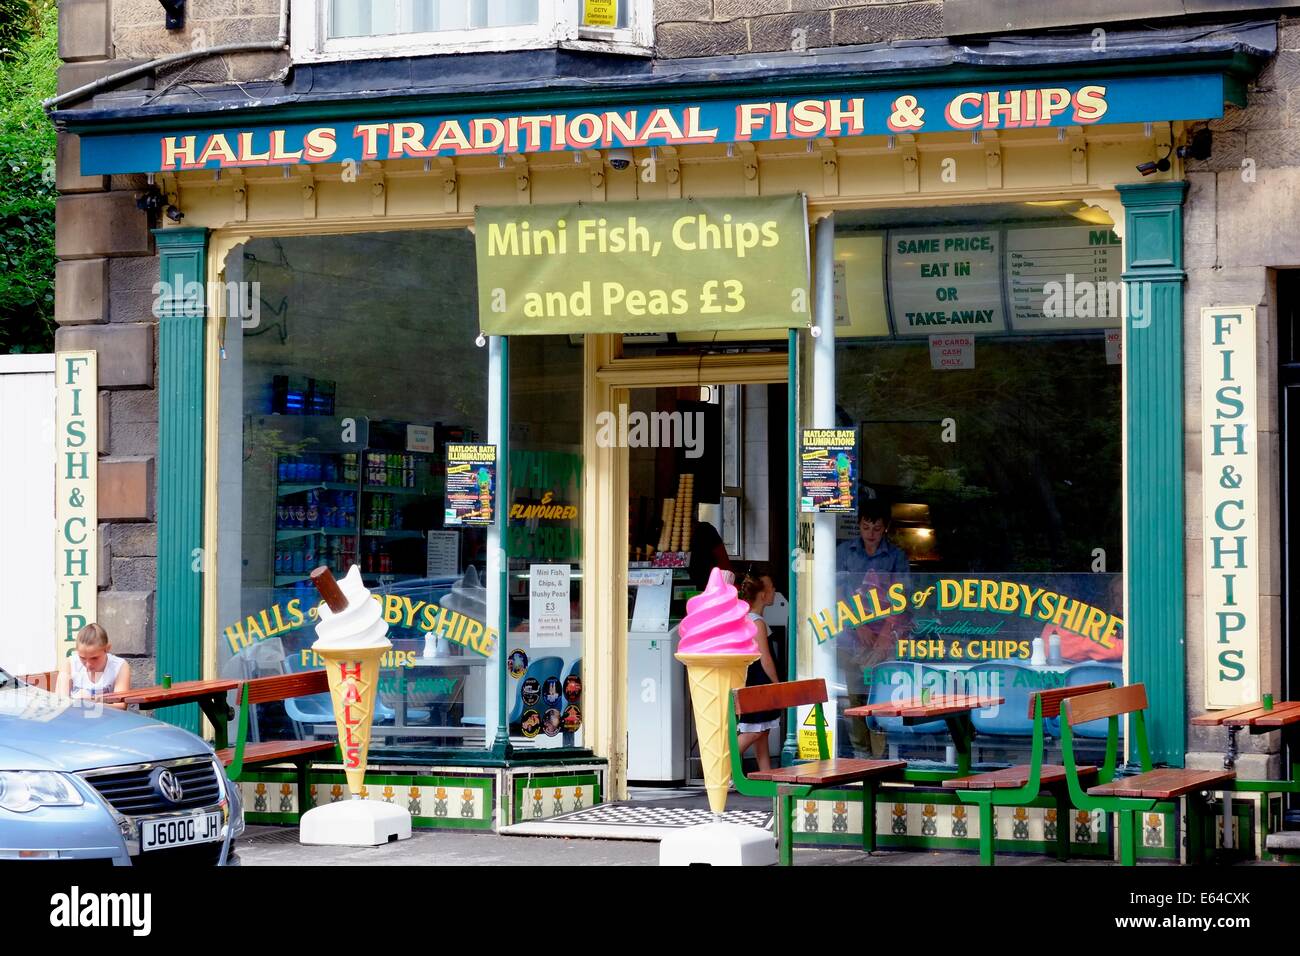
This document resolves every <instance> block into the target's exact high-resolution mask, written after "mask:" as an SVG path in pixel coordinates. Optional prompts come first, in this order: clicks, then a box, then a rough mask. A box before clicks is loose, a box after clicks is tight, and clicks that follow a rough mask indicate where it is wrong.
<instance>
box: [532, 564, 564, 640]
mask: <svg viewBox="0 0 1300 956" xmlns="http://www.w3.org/2000/svg"><path fill="white" fill-rule="evenodd" d="M571 595H572V568H571V567H570V566H569V565H567V564H530V565H529V566H528V640H529V643H531V644H532V646H533V647H568V646H569V642H570V640H571V638H570V636H569V627H570V620H569V602H570V600H571Z"/></svg>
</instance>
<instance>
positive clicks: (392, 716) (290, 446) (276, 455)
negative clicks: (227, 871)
mask: <svg viewBox="0 0 1300 956" xmlns="http://www.w3.org/2000/svg"><path fill="white" fill-rule="evenodd" d="M473 277H474V242H473V237H472V236H471V235H470V234H469V232H468V231H465V230H439V231H426V232H388V233H370V234H359V235H350V236H319V237H295V238H283V239H257V240H253V241H250V242H248V243H247V244H246V245H244V246H243V247H242V251H241V250H236V251H235V252H234V253H232V254H231V256H230V257H229V258H228V260H227V262H226V279H227V281H228V282H229V283H230V284H231V285H230V287H231V288H241V289H245V290H248V293H249V294H248V300H246V301H252V302H254V303H256V307H255V308H254V309H251V310H249V311H250V312H251V313H252V314H251V317H247V318H245V319H244V321H243V322H242V323H239V322H234V321H230V322H228V324H227V325H226V330H225V332H224V335H223V341H222V355H223V358H222V359H221V367H220V392H221V396H220V427H219V439H218V441H219V445H220V452H219V459H220V463H221V464H220V478H219V492H218V500H219V504H218V515H219V517H218V526H219V527H218V553H219V555H220V558H219V559H218V567H217V572H218V595H217V604H218V615H217V616H218V638H217V644H218V648H219V651H218V664H219V669H220V671H221V672H222V673H223V674H228V675H231V676H237V677H248V676H264V675H267V674H273V673H282V672H289V671H297V670H306V669H311V668H315V667H319V666H322V662H321V661H320V660H319V659H317V658H315V657H314V655H313V654H312V652H311V645H312V643H313V641H314V640H315V636H316V635H315V626H314V625H315V608H316V606H317V604H318V601H319V599H318V597H317V595H316V592H315V589H314V588H313V587H312V585H311V584H310V582H309V580H308V574H309V572H310V571H311V570H312V568H314V567H316V566H318V565H327V566H329V567H330V568H331V569H333V571H334V572H335V574H336V576H341V575H342V574H343V573H345V572H346V571H347V570H348V568H350V567H352V566H353V565H357V566H359V567H360V570H361V573H362V576H363V579H364V581H365V584H366V586H367V587H368V588H369V589H370V591H371V592H372V594H373V595H375V596H376V598H377V599H378V600H380V601H381V602H382V604H383V608H384V616H385V619H386V620H387V621H388V623H389V629H388V637H389V640H391V642H392V644H393V650H392V652H391V654H390V655H388V657H386V658H385V660H384V662H383V664H382V666H381V672H380V688H379V691H380V692H379V702H378V704H377V705H376V712H375V716H374V736H373V742H372V745H371V752H372V753H374V754H383V753H390V754H396V753H418V752H421V751H427V750H431V749H439V748H456V749H470V750H477V749H482V748H483V747H484V746H486V743H487V741H490V740H491V731H492V729H493V727H494V726H495V719H496V693H497V691H496V688H497V681H496V679H495V678H496V674H497V671H496V668H497V667H498V666H499V663H500V660H501V658H500V656H499V655H498V653H497V649H496V645H497V643H498V641H497V635H496V630H497V628H496V624H495V622H492V621H489V620H488V616H487V613H486V608H487V606H488V604H489V599H488V596H489V592H490V591H491V590H492V589H494V588H495V586H496V585H495V583H494V581H493V580H492V579H491V578H490V577H489V576H487V575H486V573H485V572H486V566H487V536H486V530H485V529H484V528H482V527H475V526H465V525H460V526H453V524H452V523H449V522H448V521H447V520H446V513H445V507H444V493H445V489H446V484H447V475H446V446H447V444H448V443H473V442H482V441H484V440H485V436H486V432H487V405H488V394H489V370H488V357H487V350H486V349H483V348H479V347H477V346H476V345H475V337H476V335H477V329H478V324H477V318H476V308H477V303H476V294H475V288H474V278H473ZM241 325H242V328H241ZM452 370H454V373H453V371H452ZM256 733H257V734H258V735H259V736H260V737H261V738H262V739H267V738H273V737H276V736H288V737H318V738H319V737H330V736H332V735H334V734H335V729H334V717H333V713H332V710H331V708H330V705H329V701H328V698H326V697H322V698H321V699H301V700H297V701H289V702H287V703H286V704H284V705H281V704H272V705H264V706H262V707H261V708H259V713H258V716H257V726H256Z"/></svg>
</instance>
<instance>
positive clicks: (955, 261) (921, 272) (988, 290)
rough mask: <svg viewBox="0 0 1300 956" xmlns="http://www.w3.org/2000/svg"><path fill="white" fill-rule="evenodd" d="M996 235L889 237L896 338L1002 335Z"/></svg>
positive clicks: (941, 232)
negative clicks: (968, 333) (900, 336)
mask: <svg viewBox="0 0 1300 956" xmlns="http://www.w3.org/2000/svg"><path fill="white" fill-rule="evenodd" d="M1001 248H1002V246H1001V230H999V229H980V230H969V229H954V230H948V229H931V230H926V231H912V230H908V231H896V232H891V233H890V234H889V301H890V306H891V308H892V310H893V314H894V325H895V327H896V328H897V330H898V334H899V335H903V336H906V335H934V334H936V333H943V332H950V331H951V332H973V333H977V334H978V333H984V332H1002V331H1005V330H1006V319H1005V315H1004V312H1003V304H1002V276H1001V269H1000V265H1001V260H1000V256H1001Z"/></svg>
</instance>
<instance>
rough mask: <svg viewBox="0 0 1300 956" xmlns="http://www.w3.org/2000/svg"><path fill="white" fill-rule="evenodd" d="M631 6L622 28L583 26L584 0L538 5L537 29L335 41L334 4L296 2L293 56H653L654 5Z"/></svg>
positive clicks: (640, 1)
mask: <svg viewBox="0 0 1300 956" xmlns="http://www.w3.org/2000/svg"><path fill="white" fill-rule="evenodd" d="M393 2H394V3H396V2H397V0H393ZM626 2H627V3H628V22H629V25H628V26H627V27H625V28H622V29H618V28H605V27H588V26H583V25H582V24H581V22H580V20H581V17H582V4H583V0H537V21H538V22H537V23H535V24H528V25H524V26H515V27H482V28H479V29H472V30H438V31H435V32H428V33H400V34H388V35H383V36H364V37H337V38H330V37H329V36H328V29H327V24H326V18H327V16H328V14H329V6H330V3H329V0H292V7H291V11H292V16H291V18H290V30H289V43H290V52H291V53H292V56H293V61H294V62H295V63H328V62H332V61H337V60H358V59H379V58H383V57H399V56H427V55H430V54H438V53H479V52H489V51H491V52H498V51H507V50H539V49H545V48H547V47H561V48H563V49H566V50H591V51H598V52H605V53H622V54H627V55H632V56H649V55H650V54H651V52H652V48H653V43H654V12H653V0H626Z"/></svg>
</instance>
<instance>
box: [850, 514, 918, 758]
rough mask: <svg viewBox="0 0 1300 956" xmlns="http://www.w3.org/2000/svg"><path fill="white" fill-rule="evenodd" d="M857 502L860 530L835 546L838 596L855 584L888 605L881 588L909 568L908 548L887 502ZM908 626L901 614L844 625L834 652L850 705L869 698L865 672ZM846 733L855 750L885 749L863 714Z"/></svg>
mask: <svg viewBox="0 0 1300 956" xmlns="http://www.w3.org/2000/svg"><path fill="white" fill-rule="evenodd" d="M859 502H860V504H859V506H858V534H857V536H856V537H854V538H853V539H852V540H849V541H845V542H843V543H842V544H841V545H840V546H839V547H838V548H837V549H836V552H835V557H836V570H837V572H838V573H837V575H836V577H837V579H838V581H839V587H837V588H836V590H837V591H838V592H839V594H838V597H839V599H840V600H848V599H850V597H851V595H852V594H853V592H854V591H855V590H856V591H858V592H860V593H861V594H863V595H866V593H867V592H868V591H872V590H874V591H876V592H877V593H878V595H879V596H878V598H877V603H879V604H881V605H886V604H888V600H887V599H886V598H885V597H884V592H885V591H886V590H887V589H888V588H889V585H890V584H891V583H892V581H893V576H894V575H898V574H906V573H907V571H908V562H907V554H906V553H905V552H904V551H903V549H902V548H900V547H898V546H897V545H896V544H894V543H893V542H892V541H890V540H889V537H888V532H889V520H890V510H889V504H888V503H887V502H885V501H882V500H881V499H879V498H874V497H873V498H868V497H866V496H865V495H860V496H859ZM864 600H865V599H864ZM906 629H907V628H906V626H905V624H904V622H903V621H902V619H900V618H898V617H894V616H891V617H888V618H885V619H884V620H882V621H875V622H867V623H864V624H862V625H861V626H859V627H856V628H852V629H846V631H845V633H844V634H842V635H841V636H840V637H839V639H838V640H837V647H836V655H837V657H838V658H839V666H840V669H841V673H842V674H843V675H844V679H845V684H846V687H847V688H848V691H847V696H848V699H849V706H850V707H857V706H860V705H862V704H865V703H867V702H868V701H869V700H870V696H871V688H870V687H869V686H867V681H868V680H869V675H873V674H874V669H875V667H876V665H877V664H881V663H883V662H885V661H888V660H893V659H894V656H895V646H896V645H895V641H896V640H897V638H898V636H899V635H900V633H903V632H906ZM848 737H849V742H850V743H851V745H852V748H853V751H852V752H853V754H854V755H855V756H861V757H868V756H883V755H884V752H885V740H884V736H883V735H882V734H880V733H879V732H874V731H871V730H870V729H869V728H868V726H867V722H866V721H865V720H863V719H862V718H857V719H854V720H851V721H850V722H849V734H848Z"/></svg>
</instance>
